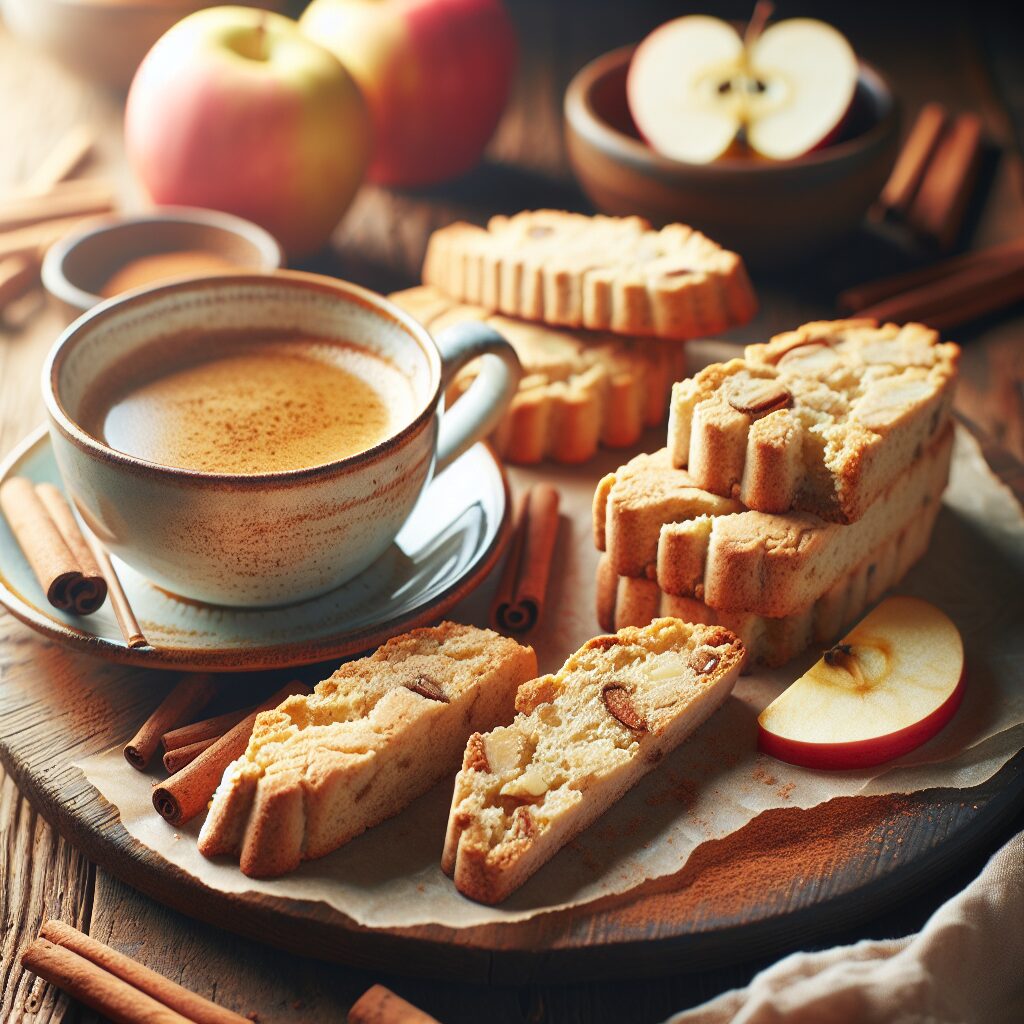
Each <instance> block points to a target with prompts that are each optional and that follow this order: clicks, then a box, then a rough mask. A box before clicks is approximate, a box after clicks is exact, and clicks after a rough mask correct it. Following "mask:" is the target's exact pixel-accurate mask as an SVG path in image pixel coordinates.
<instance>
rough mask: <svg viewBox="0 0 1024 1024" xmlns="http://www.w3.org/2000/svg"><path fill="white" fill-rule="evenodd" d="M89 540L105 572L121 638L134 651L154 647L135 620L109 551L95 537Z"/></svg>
mask: <svg viewBox="0 0 1024 1024" xmlns="http://www.w3.org/2000/svg"><path fill="white" fill-rule="evenodd" d="M88 539H89V543H90V546H91V547H92V550H93V554H94V555H95V556H96V561H97V562H99V565H100V568H101V569H102V570H103V576H104V578H105V579H106V581H107V585H108V587H109V589H110V605H111V607H112V608H113V609H114V618H115V619H117V625H118V628H119V629H120V630H121V636H123V637H124V642H125V646H126V647H128V648H130V649H132V650H135V649H136V648H138V647H150V646H152V645H151V644H150V642H149V641H148V640H147V639H146V637H145V634H144V633H143V632H142V627H141V626H140V625H139V620H138V619H136V618H135V612H133V611H132V606H131V604H130V603H129V601H128V595H127V594H126V593H125V592H124V587H123V586H122V585H121V577H120V576H118V575H117V570H116V569H115V568H114V563H113V562H111V561H110V555H109V554H107V549H106V548H105V547H104V546H103V545H102V544H101V543H100V542H99V541H98V540H97V539H96V538H95V537H94V536H90V537H89V538H88Z"/></svg>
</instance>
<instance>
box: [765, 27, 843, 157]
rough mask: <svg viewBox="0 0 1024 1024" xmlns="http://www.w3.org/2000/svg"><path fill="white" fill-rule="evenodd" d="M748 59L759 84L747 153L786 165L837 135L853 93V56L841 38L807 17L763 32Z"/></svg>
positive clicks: (836, 33)
mask: <svg viewBox="0 0 1024 1024" xmlns="http://www.w3.org/2000/svg"><path fill="white" fill-rule="evenodd" d="M749 59H750V69H751V72H752V73H753V75H754V78H755V80H756V81H757V82H758V83H761V84H763V85H764V90H763V91H755V92H754V93H753V94H752V95H751V97H750V101H749V113H748V116H747V143H748V144H749V146H750V148H751V149H753V150H756V151H757V152H758V153H760V154H761V155H762V156H767V157H770V158H771V159H773V160H792V159H794V158H795V157H798V156H803V155H804V154H805V153H810V152H812V151H813V150H815V149H819V148H820V147H821V146H824V145H827V144H828V142H829V141H831V140H832V139H833V138H834V137H835V136H836V135H837V134H838V133H839V131H840V130H841V128H842V125H843V123H844V121H845V120H846V116H847V114H848V113H849V111H850V107H851V105H852V104H853V96H854V93H855V92H856V90H857V56H856V54H855V53H854V52H853V49H852V48H851V46H850V44H849V43H848V42H847V41H846V38H845V37H844V36H843V35H842V34H841V33H839V32H837V31H836V30H835V29H834V28H832V26H831V25H826V24H825V23H824V22H823V21H816V20H815V19H813V18H790V19H789V20H788V21H780V22H778V23H777V24H775V25H770V26H769V27H768V28H766V29H765V30H764V32H762V33H761V35H760V36H758V38H757V39H756V40H755V41H754V43H753V45H752V46H751V47H750V55H749Z"/></svg>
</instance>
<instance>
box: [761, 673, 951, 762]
mask: <svg viewBox="0 0 1024 1024" xmlns="http://www.w3.org/2000/svg"><path fill="white" fill-rule="evenodd" d="M966 679H967V672H966V670H964V671H963V672H961V673H960V681H959V682H958V683H957V684H956V688H955V689H954V690H953V692H952V693H951V694H950V695H949V696H948V697H947V698H946V700H945V701H944V702H943V703H942V704H940V705H939V706H938V707H937V708H936V709H935V710H934V711H933V712H932V713H931V714H930V715H928V717H927V718H922V719H920V720H919V721H917V722H914V723H913V724H912V725H908V726H907V727H906V728H904V729H900V730H898V731H897V732H891V733H889V734H888V735H887V736H878V737H876V738H874V739H869V740H858V741H856V742H854V743H808V742H806V741H804V740H793V739H788V738H787V737H785V736H778V735H776V734H775V733H773V732H769V731H768V730H767V729H765V728H764V727H763V726H762V725H761V724H760V723H758V726H757V749H758V750H760V751H761V753H763V754H768V755H769V756H770V757H774V758H776V759H777V760H779V761H785V762H786V763H787V764H795V765H798V766H799V767H801V768H817V769H824V770H827V771H849V770H853V769H857V768H870V767H872V766H874V765H877V764H883V763H884V762H886V761H892V760H895V759H896V758H897V757H902V756H903V755H904V754H907V753H909V752H910V751H911V750H914V749H915V748H916V747H919V746H921V744H922V743H926V742H927V741H928V740H930V739H931V738H932V737H933V736H935V735H936V734H937V733H938V732H940V731H941V730H942V729H943V728H944V727H945V726H946V725H947V723H948V722H949V721H950V719H951V718H952V717H953V716H954V715H955V714H956V712H957V709H958V708H959V707H960V703H961V701H962V700H963V696H964V683H965V681H966Z"/></svg>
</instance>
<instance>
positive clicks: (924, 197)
mask: <svg viewBox="0 0 1024 1024" xmlns="http://www.w3.org/2000/svg"><path fill="white" fill-rule="evenodd" d="M980 167H981V120H980V118H979V117H978V116H977V115H976V114H959V115H958V116H957V117H956V118H954V120H953V123H952V124H951V125H950V127H949V129H948V130H947V131H946V132H945V133H944V134H943V136H942V138H941V139H940V140H939V144H938V146H937V147H936V150H935V154H934V156H933V157H932V159H931V161H930V162H929V164H928V167H927V169H926V171H925V174H924V178H923V179H922V180H921V185H920V187H919V188H918V190H917V194H916V195H915V196H914V201H913V202H912V203H911V205H910V209H909V210H908V211H907V223H908V224H909V225H910V227H911V228H912V229H913V230H914V231H915V232H917V233H918V234H919V235H921V236H922V237H923V238H925V239H926V240H927V241H929V242H932V243H934V244H935V245H936V246H937V247H938V248H939V249H940V250H942V251H946V250H948V249H951V248H952V247H953V244H954V243H955V242H956V240H957V237H958V236H959V234H960V228H961V227H962V225H963V222H964V215H965V214H966V213H967V205H968V203H969V202H970V198H971V193H972V192H973V191H974V186H975V183H976V182H977V178H978V171H979V169H980Z"/></svg>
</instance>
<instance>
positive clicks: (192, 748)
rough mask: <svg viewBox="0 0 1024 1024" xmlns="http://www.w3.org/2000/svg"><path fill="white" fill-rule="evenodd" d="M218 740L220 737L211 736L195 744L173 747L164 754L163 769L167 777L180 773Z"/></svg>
mask: <svg viewBox="0 0 1024 1024" xmlns="http://www.w3.org/2000/svg"><path fill="white" fill-rule="evenodd" d="M219 739H220V736H211V737H210V738H209V739H206V740H196V742H195V743H186V744H184V745H183V746H180V747H175V748H174V749H173V750H168V751H167V753H166V754H164V769H165V770H166V772H167V774H168V775H173V774H174V773H175V772H180V771H181V769H182V768H184V767H185V765H188V764H191V763H192V762H193V761H194V760H195V759H196V758H197V757H198V756H199V755H200V754H201V753H202V752H203V751H204V750H208V749H209V748H210V747H212V746H213V745H214V743H216V742H217V740H219Z"/></svg>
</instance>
